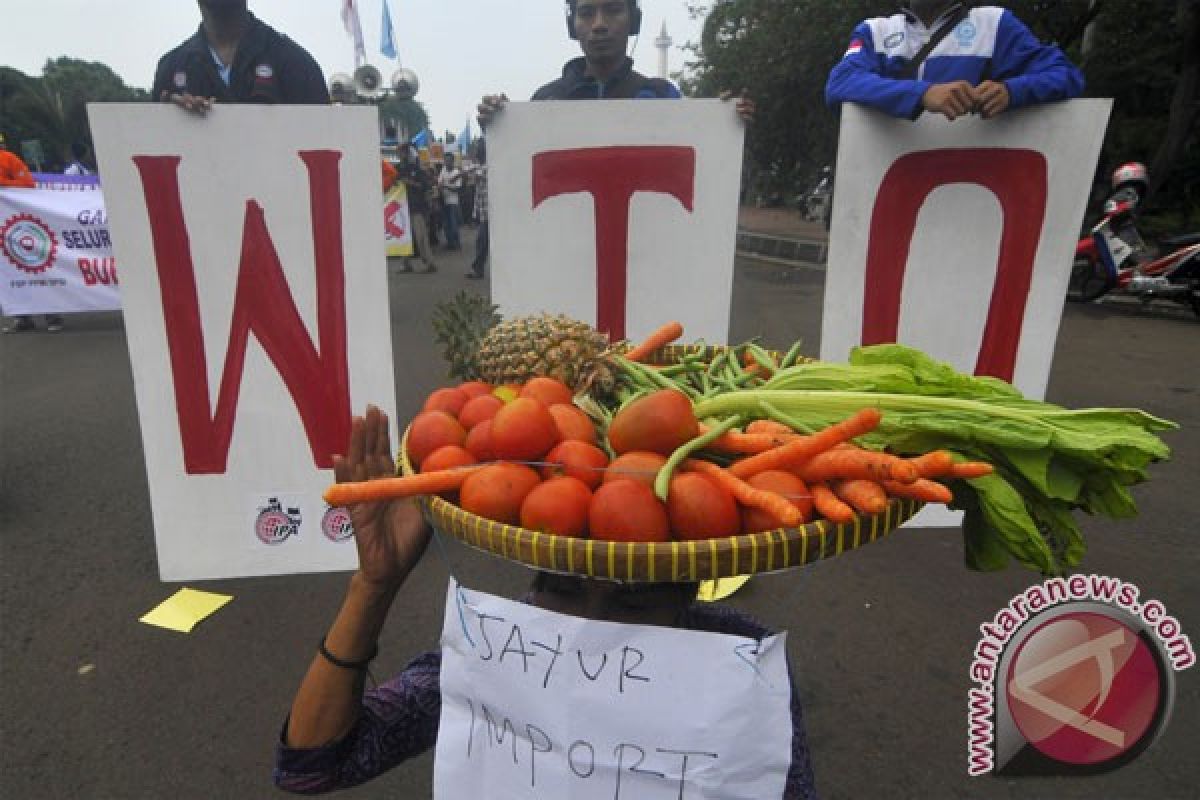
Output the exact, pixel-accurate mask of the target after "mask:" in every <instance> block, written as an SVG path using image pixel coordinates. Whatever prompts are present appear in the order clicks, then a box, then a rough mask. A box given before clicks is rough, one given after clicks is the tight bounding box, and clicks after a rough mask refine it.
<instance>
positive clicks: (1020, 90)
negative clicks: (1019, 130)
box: [992, 11, 1083, 108]
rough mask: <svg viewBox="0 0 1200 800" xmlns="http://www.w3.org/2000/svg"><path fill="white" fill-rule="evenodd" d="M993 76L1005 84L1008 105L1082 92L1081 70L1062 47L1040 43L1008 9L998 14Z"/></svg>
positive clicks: (1068, 96) (1024, 104)
mask: <svg viewBox="0 0 1200 800" xmlns="http://www.w3.org/2000/svg"><path fill="white" fill-rule="evenodd" d="M992 78H993V79H994V80H999V81H1004V83H1005V85H1006V86H1008V94H1009V99H1010V106H1011V107H1012V108H1021V107H1023V106H1030V105H1034V104H1036V103H1049V102H1053V101H1055V100H1067V99H1069V98H1072V97H1078V96H1079V95H1081V94H1082V93H1083V73H1082V72H1080V71H1079V68H1078V67H1076V66H1075V65H1074V64H1072V63H1071V61H1070V59H1068V58H1067V56H1066V54H1065V53H1063V51H1062V50H1060V49H1059V48H1057V47H1055V46H1053V45H1046V44H1042V43H1041V42H1040V41H1038V39H1037V37H1036V36H1034V35H1033V33H1032V32H1031V31H1030V30H1029V28H1027V27H1025V23H1023V22H1021V20H1019V19H1017V18H1016V16H1014V15H1013V13H1012V12H1011V11H1005V12H1004V14H1003V15H1001V17H1000V27H999V29H998V30H997V32H996V51H995V54H994V55H993V57H992Z"/></svg>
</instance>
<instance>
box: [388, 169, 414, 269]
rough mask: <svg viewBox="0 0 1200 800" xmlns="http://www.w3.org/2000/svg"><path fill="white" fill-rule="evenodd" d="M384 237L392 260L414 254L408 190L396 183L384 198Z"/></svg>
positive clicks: (398, 182)
mask: <svg viewBox="0 0 1200 800" xmlns="http://www.w3.org/2000/svg"><path fill="white" fill-rule="evenodd" d="M383 235H384V237H385V239H386V240H387V254H388V256H389V257H391V258H395V257H398V256H411V255H412V254H413V240H412V223H411V221H410V219H409V216H408V188H407V187H406V186H405V185H404V182H403V181H396V183H395V184H394V185H393V186H392V188H391V189H389V190H388V193H387V195H385V196H384V198H383Z"/></svg>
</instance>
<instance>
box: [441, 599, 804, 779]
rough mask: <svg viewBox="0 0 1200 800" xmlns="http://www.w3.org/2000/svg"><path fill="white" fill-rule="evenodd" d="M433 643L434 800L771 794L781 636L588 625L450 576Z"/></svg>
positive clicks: (781, 751) (784, 744) (780, 733)
mask: <svg viewBox="0 0 1200 800" xmlns="http://www.w3.org/2000/svg"><path fill="white" fill-rule="evenodd" d="M441 644H442V663H441V679H440V686H441V698H442V708H441V719H440V722H439V725H438V738H437V751H436V755H435V759H434V797H435V798H437V800H458V798H464V797H491V798H506V800H523V799H524V798H529V800H533V798H541V797H555V798H558V797H571V798H575V800H623V799H625V800H657V799H658V798H661V799H662V800H668V799H669V800H680V799H681V798H682V800H698V799H699V798H713V797H720V798H722V800H764V799H765V798H772V797H782V796H783V790H784V784H785V781H786V779H787V772H788V768H789V765H790V764H791V749H792V719H791V705H790V704H791V685H790V682H789V678H788V669H787V654H786V634H779V635H776V636H771V637H769V638H766V639H763V640H762V641H758V640H755V639H748V638H743V637H738V636H728V635H723V634H715V633H706V632H702V631H690V630H682V629H676V628H663V627H656V626H651V625H623V624H617V623H612V622H597V621H594V620H587V619H581V618H579V617H573V616H568V615H565V614H557V613H554V612H550V611H546V610H544V609H540V608H537V607H536V606H531V605H528V604H525V603H516V602H513V601H510V600H505V599H502V598H499V597H494V596H491V595H487V594H483V593H481V592H475V591H471V590H468V589H465V588H462V587H461V586H459V585H458V583H457V582H456V581H455V580H454V579H453V578H451V579H450V585H449V589H448V591H447V593H446V614H445V621H444V623H443V629H442V642H441Z"/></svg>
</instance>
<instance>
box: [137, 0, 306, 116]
mask: <svg viewBox="0 0 1200 800" xmlns="http://www.w3.org/2000/svg"><path fill="white" fill-rule="evenodd" d="M199 6H200V16H201V23H200V29H199V30H198V31H196V34H195V35H194V36H192V37H191V38H190V39H188V40H187V41H185V42H184V43H183V44H181V45H179V46H178V47H176V48H175V49H174V50H172V51H171V52H169V53H167V54H166V55H165V56H163V57H162V59H160V60H159V62H158V69H157V71H156V72H155V75H154V88H153V89H152V90H151V96H152V97H154V98H156V99H158V100H160V101H162V102H170V103H175V104H176V105H177V106H179V107H180V108H183V109H186V110H188V111H191V112H194V113H197V114H204V113H206V112H207V111H208V110H209V109H210V108H212V104H213V103H287V104H322V103H328V102H329V90H328V89H327V88H326V86H325V76H324V75H322V74H321V68H320V66H318V65H317V62H316V61H315V60H313V57H312V56H311V55H309V54H308V51H306V50H305V49H304V48H303V47H301V46H300V45H298V44H296V43H295V42H293V41H292V40H291V39H289V38H288V37H286V36H284V35H283V34H281V33H277V32H276V31H274V30H272V29H271V28H270V27H268V26H267V25H266V24H265V23H263V22H261V21H260V20H259V19H258V18H257V17H255V16H254V15H253V14H251V13H250V11H249V10H248V9H247V8H246V0H199Z"/></svg>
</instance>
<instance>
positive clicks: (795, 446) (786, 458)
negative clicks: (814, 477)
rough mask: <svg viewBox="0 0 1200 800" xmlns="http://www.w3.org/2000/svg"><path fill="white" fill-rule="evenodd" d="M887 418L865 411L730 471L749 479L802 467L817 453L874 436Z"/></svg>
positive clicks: (762, 454) (760, 455) (738, 464)
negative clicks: (882, 421)
mask: <svg viewBox="0 0 1200 800" xmlns="http://www.w3.org/2000/svg"><path fill="white" fill-rule="evenodd" d="M882 417H883V415H882V414H881V413H880V411H879V409H877V408H864V409H862V410H861V411H859V412H858V413H856V414H855V415H854V416H852V417H850V418H848V419H844V420H842V421H841V422H838V423H835V424H833V425H830V426H829V427H828V428H825V429H823V430H819V431H817V432H816V433H814V434H813V435H812V436H801V437H799V438H796V439H793V440H792V441H790V442H788V443H787V444H785V445H783V446H782V447H776V448H775V449H774V450H768V451H767V452H765V453H759V454H758V455H756V456H751V457H750V458H744V459H742V460H741V461H738V462H737V463H736V464H734V465H733V466H731V467H730V468H729V471H730V472H731V473H732V474H734V475H736V476H737V477H739V478H748V477H750V476H751V475H753V474H754V473H756V472H762V471H763V470H767V469H788V468H789V467H794V466H796V465H798V464H802V463H803V462H805V461H807V460H808V459H810V458H812V457H813V456H815V455H816V454H817V453H823V452H825V451H826V450H829V449H830V448H832V447H834V446H836V445H838V444H840V443H842V442H847V441H849V440H851V439H853V438H854V437H856V436H862V435H863V434H864V433H870V432H871V431H873V430H874V429H875V428H876V426H878V425H879V420H880V419H881V418H882Z"/></svg>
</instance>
